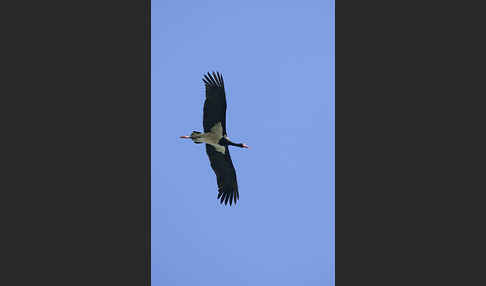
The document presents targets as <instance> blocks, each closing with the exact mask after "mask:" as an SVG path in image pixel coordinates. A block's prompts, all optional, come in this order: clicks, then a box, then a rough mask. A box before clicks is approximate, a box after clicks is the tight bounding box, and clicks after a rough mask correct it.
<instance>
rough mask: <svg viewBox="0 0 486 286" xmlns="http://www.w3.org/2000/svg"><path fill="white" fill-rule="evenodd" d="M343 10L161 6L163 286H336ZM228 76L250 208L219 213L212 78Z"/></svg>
mask: <svg viewBox="0 0 486 286" xmlns="http://www.w3.org/2000/svg"><path fill="white" fill-rule="evenodd" d="M333 5H334V4H333V1H332V0H315V1H306V0H300V1H282V0H273V1H262V0H260V1H254V0H249V1H224V0H209V1H203V0H192V1H183V0H152V36H151V38H152V285H154V286H178V285H181V286H182V285H184V286H197V285H205V286H206V285H210V286H219V285H221V286H223V285H232V286H239V285H242V286H243V285H245V286H248V285H251V286H258V285H262V286H267V285H279V286H286V285H289V286H290V285H292V286H296V285H306V286H312V285H316V286H317V285H319V286H322V285H334V266H333V264H334V263H333V262H334V242H333V241H334V223H333V221H334V193H333V189H334V179H333V178H334V171H333V170H334V167H333V166H334V163H333V161H334V155H333V154H334V143H333V142H334V136H333V133H334V98H333V92H334V90H333V89H334V85H333V82H334V76H333V74H334V68H333V65H334V60H333V58H334V52H333V51H334V48H333V44H334V43H333V37H334V32H333V31H334V30H333V29H334V24H333V21H334V16H333V15H334V12H333V10H334V6H333ZM213 70H215V71H219V72H221V73H222V74H223V77H224V80H225V87H226V96H227V102H228V109H227V114H226V115H227V121H226V122H227V131H228V135H229V137H230V138H231V139H232V140H233V141H235V142H243V143H246V144H248V145H249V146H250V149H240V148H232V149H230V152H231V156H232V159H233V163H234V165H235V167H236V171H237V177H238V185H239V191H240V200H239V201H238V203H237V204H236V206H234V205H233V206H231V207H230V206H229V205H227V206H224V205H220V204H219V201H218V200H217V193H218V192H217V185H216V177H215V175H214V173H213V171H212V169H211V167H210V164H209V160H208V158H207V155H206V152H205V148H204V145H203V144H200V145H199V144H194V143H192V142H191V141H189V140H184V139H179V136H181V135H189V134H190V133H191V131H193V130H196V131H202V109H203V102H204V96H205V94H204V84H203V82H202V76H203V73H205V72H207V71H213Z"/></svg>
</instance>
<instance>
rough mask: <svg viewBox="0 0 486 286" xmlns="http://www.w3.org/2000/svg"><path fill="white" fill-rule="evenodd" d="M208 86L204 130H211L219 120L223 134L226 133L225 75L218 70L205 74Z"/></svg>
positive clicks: (205, 82)
mask: <svg viewBox="0 0 486 286" xmlns="http://www.w3.org/2000/svg"><path fill="white" fill-rule="evenodd" d="M203 81H204V84H205V86H206V100H205V101H204V111H203V113H204V114H203V127H204V132H210V131H211V128H212V127H213V126H214V125H215V124H216V123H218V122H221V125H222V127H223V135H226V95H225V92H224V81H223V76H222V75H221V74H220V73H219V72H218V73H214V72H213V74H212V75H211V74H210V73H208V74H207V75H204V78H203Z"/></svg>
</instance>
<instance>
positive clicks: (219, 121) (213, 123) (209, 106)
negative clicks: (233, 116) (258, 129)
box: [180, 72, 248, 206]
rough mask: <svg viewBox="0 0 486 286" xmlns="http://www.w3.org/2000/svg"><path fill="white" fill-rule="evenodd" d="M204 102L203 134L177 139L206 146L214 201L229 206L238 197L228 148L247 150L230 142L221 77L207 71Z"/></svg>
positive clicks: (195, 132)
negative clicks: (213, 179) (215, 188)
mask: <svg viewBox="0 0 486 286" xmlns="http://www.w3.org/2000/svg"><path fill="white" fill-rule="evenodd" d="M203 82H204V84H205V86H206V100H205V101H204V109H203V128H204V133H201V132H198V131H193V132H192V133H191V135H190V136H181V137H180V138H185V139H192V141H193V142H194V143H196V144H201V143H206V154H207V155H208V157H209V162H210V163H211V168H212V169H213V171H214V173H215V174H216V181H217V184H218V199H219V200H220V203H221V204H223V202H224V204H225V205H227V204H228V202H229V203H230V206H231V204H232V203H233V202H234V203H235V204H236V201H237V200H238V199H239V198H240V194H239V192H238V183H237V181H236V171H235V167H234V166H233V162H232V161H231V156H230V152H229V148H228V147H229V146H235V147H240V148H248V146H247V145H246V144H243V143H233V142H232V141H231V140H230V139H229V137H228V135H227V134H226V94H225V91H224V81H223V76H222V75H221V74H220V73H219V72H216V73H215V72H213V73H212V75H211V74H210V73H209V72H208V73H207V74H205V75H204V78H203Z"/></svg>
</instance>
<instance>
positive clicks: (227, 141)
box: [219, 137, 243, 147]
mask: <svg viewBox="0 0 486 286" xmlns="http://www.w3.org/2000/svg"><path fill="white" fill-rule="evenodd" d="M219 144H221V145H231V146H236V147H243V144H242V143H234V142H232V141H231V140H229V139H228V138H226V137H223V138H221V141H220V143H219Z"/></svg>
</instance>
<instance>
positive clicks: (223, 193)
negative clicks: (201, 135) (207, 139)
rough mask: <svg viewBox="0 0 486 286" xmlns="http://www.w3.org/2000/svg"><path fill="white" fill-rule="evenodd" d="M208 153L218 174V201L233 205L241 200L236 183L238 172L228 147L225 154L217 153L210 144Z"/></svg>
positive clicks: (212, 166)
mask: <svg viewBox="0 0 486 286" xmlns="http://www.w3.org/2000/svg"><path fill="white" fill-rule="evenodd" d="M206 153H207V154H208V157H209V161H210V162H211V168H213V171H214V173H215V174H216V181H217V183H218V199H220V203H221V204H222V203H223V202H224V204H225V205H226V204H228V201H229V203H230V205H231V203H232V202H234V203H235V204H236V201H237V200H238V199H239V198H240V194H239V193H238V183H237V181H236V171H235V167H234V166H233V162H232V161H231V156H230V153H229V149H228V146H226V152H225V154H223V153H221V152H218V151H216V149H215V148H214V147H213V146H212V145H209V144H206Z"/></svg>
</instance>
